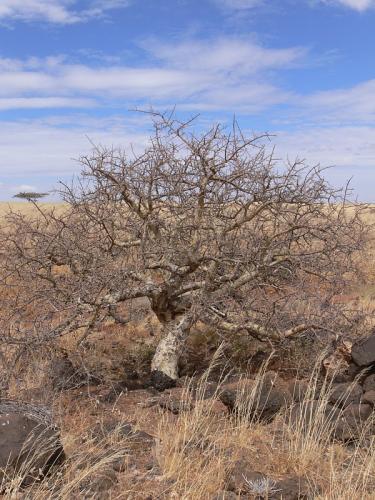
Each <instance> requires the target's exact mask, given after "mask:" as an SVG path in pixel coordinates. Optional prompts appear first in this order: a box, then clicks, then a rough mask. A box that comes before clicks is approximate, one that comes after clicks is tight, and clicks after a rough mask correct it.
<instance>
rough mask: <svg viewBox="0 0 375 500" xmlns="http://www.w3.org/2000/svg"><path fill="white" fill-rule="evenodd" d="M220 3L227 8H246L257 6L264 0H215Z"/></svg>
mask: <svg viewBox="0 0 375 500" xmlns="http://www.w3.org/2000/svg"><path fill="white" fill-rule="evenodd" d="M214 1H215V2H216V3H217V4H218V5H220V6H222V7H225V8H227V9H233V10H246V9H252V8H254V7H257V6H258V5H260V4H262V3H263V0H214Z"/></svg>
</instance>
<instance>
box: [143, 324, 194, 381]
mask: <svg viewBox="0 0 375 500" xmlns="http://www.w3.org/2000/svg"><path fill="white" fill-rule="evenodd" d="M190 327H191V320H190V318H189V317H188V316H182V317H181V316H180V317H179V318H178V319H176V320H174V321H171V322H168V323H166V324H165V330H166V331H167V335H166V336H165V337H164V338H163V339H162V340H161V341H160V343H159V345H158V347H157V348H156V352H155V354H154V357H153V359H152V363H151V380H152V384H153V386H154V387H155V388H156V389H158V390H160V391H163V390H165V389H168V388H170V387H174V386H175V385H176V380H177V379H178V361H179V359H180V356H181V353H182V351H183V348H184V345H185V341H186V338H187V336H188V335H189V331H190Z"/></svg>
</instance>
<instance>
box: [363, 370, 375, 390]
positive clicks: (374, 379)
mask: <svg viewBox="0 0 375 500" xmlns="http://www.w3.org/2000/svg"><path fill="white" fill-rule="evenodd" d="M363 390H364V392H368V391H375V373H372V374H371V375H369V376H368V377H366V378H365V380H364V382H363Z"/></svg>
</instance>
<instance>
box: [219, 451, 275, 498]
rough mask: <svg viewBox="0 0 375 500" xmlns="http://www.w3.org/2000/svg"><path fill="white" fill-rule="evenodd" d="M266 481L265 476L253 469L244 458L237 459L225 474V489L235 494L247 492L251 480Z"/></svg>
mask: <svg viewBox="0 0 375 500" xmlns="http://www.w3.org/2000/svg"><path fill="white" fill-rule="evenodd" d="M259 481H267V476H266V475H265V474H262V473H261V472H257V471H254V469H253V468H252V467H251V466H250V465H249V464H248V462H247V461H246V460H243V459H241V460H237V462H235V463H234V465H233V466H232V468H231V470H230V472H229V474H228V476H227V481H226V482H227V486H226V488H227V490H229V491H232V492H235V493H237V494H241V493H242V494H243V493H249V487H250V485H251V483H252V482H259Z"/></svg>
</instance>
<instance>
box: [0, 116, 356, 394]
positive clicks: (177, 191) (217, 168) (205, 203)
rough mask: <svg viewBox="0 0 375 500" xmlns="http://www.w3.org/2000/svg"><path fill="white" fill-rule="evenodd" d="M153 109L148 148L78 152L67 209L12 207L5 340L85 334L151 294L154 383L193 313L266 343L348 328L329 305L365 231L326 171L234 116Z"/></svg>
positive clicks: (170, 369)
mask: <svg viewBox="0 0 375 500" xmlns="http://www.w3.org/2000/svg"><path fill="white" fill-rule="evenodd" d="M152 116H153V123H154V135H153V137H152V138H151V139H150V143H149V146H148V147H147V148H146V150H145V151H144V152H143V153H142V154H135V153H134V152H132V151H130V152H123V151H118V150H113V149H105V148H102V147H96V148H95V149H94V150H93V152H92V154H91V156H86V157H83V158H82V159H81V163H82V165H83V172H82V176H81V177H80V179H79V181H78V182H75V183H73V184H72V185H71V186H64V188H63V197H64V200H65V202H66V206H65V207H64V209H61V208H55V209H51V210H46V209H45V208H41V207H39V206H38V205H37V204H35V206H36V208H37V209H38V212H37V215H35V214H34V215H33V216H30V215H29V216H25V215H19V214H16V213H10V214H9V215H8V217H7V224H6V225H5V227H4V228H3V236H2V252H3V260H2V264H1V265H2V269H1V274H2V286H3V288H5V289H6V290H8V291H7V294H6V297H7V298H6V301H5V302H6V304H5V302H4V307H3V315H2V316H3V317H2V325H3V327H2V331H3V333H2V340H3V341H4V342H8V343H10V342H13V343H14V344H17V345H21V344H22V343H23V344H28V343H29V342H30V339H31V338H32V339H33V340H34V342H39V343H40V344H42V343H43V342H46V341H47V340H48V339H51V338H55V337H56V336H61V335H64V334H66V333H67V332H70V331H72V330H77V329H80V331H82V333H83V336H85V335H88V334H89V333H90V331H92V330H93V329H95V328H97V326H98V324H100V323H101V322H103V321H104V320H105V319H106V318H108V317H109V316H112V317H113V318H115V320H117V321H120V322H121V321H122V320H123V318H121V317H120V315H119V314H118V310H117V308H118V306H119V305H120V304H122V303H124V302H126V301H129V300H131V299H134V298H137V297H147V298H148V299H149V301H150V304H151V308H152V311H153V312H154V313H155V315H156V316H157V318H158V320H159V321H160V322H161V323H162V325H163V327H164V331H165V336H164V337H163V338H162V339H161V341H160V342H159V344H158V346H157V348H156V352H155V355H154V358H153V361H152V372H151V373H152V380H153V383H154V385H155V387H158V388H161V389H162V388H165V387H168V386H170V385H173V383H174V381H175V380H176V378H177V377H178V360H179V357H180V355H181V353H182V352H183V349H184V345H185V341H186V339H187V337H188V335H189V332H190V331H191V329H192V327H193V326H194V325H195V324H197V323H198V322H200V323H203V324H206V325H208V327H209V328H210V329H212V328H214V329H216V330H217V331H218V332H219V333H221V334H223V335H225V336H226V338H228V336H229V338H231V337H233V338H234V337H235V336H236V334H237V333H239V332H241V333H243V332H247V333H248V335H249V336H252V337H254V338H257V339H258V340H260V341H261V342H268V343H272V344H273V345H277V344H279V343H282V342H286V340H287V339H289V338H291V337H293V336H295V335H298V334H301V333H302V332H306V331H312V330H314V331H317V330H321V331H337V332H339V331H341V330H342V329H343V328H345V325H347V326H346V327H350V318H348V317H347V316H342V315H340V314H337V307H338V306H337V305H333V304H332V302H331V297H332V296H333V295H335V294H337V293H338V292H339V291H340V290H341V289H342V287H343V286H344V284H345V282H346V280H348V279H349V278H350V273H351V272H353V270H354V257H355V254H356V252H357V251H358V250H360V249H361V248H362V245H363V242H364V239H365V230H364V227H363V224H362V221H361V217H360V216H359V212H360V207H359V206H358V205H355V204H352V205H350V206H349V203H348V202H347V200H346V191H345V190H339V191H337V190H334V189H333V188H331V187H330V185H329V184H328V183H327V182H326V181H325V180H324V178H323V176H322V169H321V168H320V167H312V168H311V167H308V166H306V165H305V163H304V162H303V161H299V160H297V161H294V162H292V163H291V162H287V163H286V164H284V163H282V162H280V161H278V160H276V159H275V158H274V154H273V152H272V150H271V151H269V140H268V137H267V136H253V137H246V136H244V135H243V133H242V132H241V130H240V129H239V128H238V127H237V125H236V124H235V123H234V124H233V127H231V128H230V130H227V129H226V128H224V127H222V126H220V125H217V126H214V127H212V128H211V129H210V130H209V131H208V132H205V133H197V132H195V130H196V127H194V126H193V124H192V123H191V122H188V123H186V122H185V123H183V122H180V121H178V120H176V119H175V118H174V117H171V116H165V115H159V114H153V115H152ZM20 284H21V285H22V286H20ZM333 307H335V308H336V310H335V312H334V313H333V312H332V308H333ZM4 310H7V311H10V312H9V313H8V314H4Z"/></svg>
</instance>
